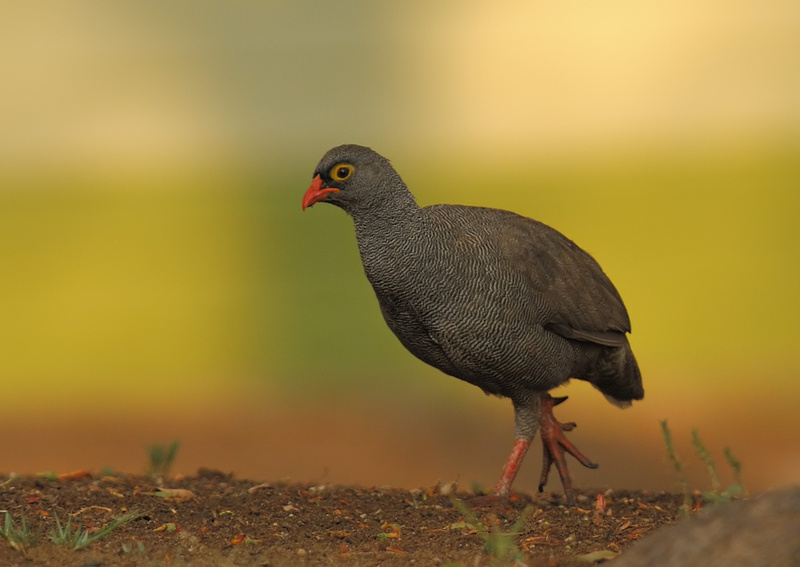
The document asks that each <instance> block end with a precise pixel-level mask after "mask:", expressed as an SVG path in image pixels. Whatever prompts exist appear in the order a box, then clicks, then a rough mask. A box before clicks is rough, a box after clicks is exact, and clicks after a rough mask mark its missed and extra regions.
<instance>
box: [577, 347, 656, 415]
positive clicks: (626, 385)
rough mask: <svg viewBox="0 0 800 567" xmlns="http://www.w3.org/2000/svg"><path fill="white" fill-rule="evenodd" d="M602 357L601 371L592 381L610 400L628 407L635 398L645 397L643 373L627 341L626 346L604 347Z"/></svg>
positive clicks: (599, 366) (599, 368)
mask: <svg viewBox="0 0 800 567" xmlns="http://www.w3.org/2000/svg"><path fill="white" fill-rule="evenodd" d="M600 357H601V360H600V361H599V362H600V363H599V364H598V366H597V368H598V370H599V372H597V374H596V375H595V376H593V377H592V379H591V380H590V382H591V383H592V385H593V386H594V387H595V388H597V389H598V390H600V391H601V392H602V393H603V395H604V396H605V397H606V399H607V400H608V401H609V402H611V403H612V404H614V405H616V406H619V407H621V408H626V407H628V406H630V405H631V402H632V401H633V400H641V399H642V398H644V387H643V386H642V374H641V372H640V371H639V364H638V363H637V362H636V357H635V356H633V350H631V345H630V344H628V342H627V341H626V342H625V345H624V346H620V347H612V348H608V347H606V348H604V349H603V353H602V354H601V355H600Z"/></svg>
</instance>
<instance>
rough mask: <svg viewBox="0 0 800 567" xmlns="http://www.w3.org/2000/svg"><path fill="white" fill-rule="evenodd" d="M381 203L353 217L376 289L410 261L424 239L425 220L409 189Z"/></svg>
mask: <svg viewBox="0 0 800 567" xmlns="http://www.w3.org/2000/svg"><path fill="white" fill-rule="evenodd" d="M383 197H384V199H383V200H382V201H381V202H380V203H379V204H373V206H371V207H369V209H367V210H364V211H360V213H361V214H355V215H353V221H354V224H355V228H356V239H357V240H358V249H359V252H360V254H361V260H362V262H363V265H364V270H365V272H366V274H367V277H368V278H369V280H370V281H371V282H372V284H373V286H375V285H379V283H378V282H379V281H380V280H381V279H382V278H383V277H384V276H386V275H387V274H386V273H385V272H386V271H387V270H389V271H390V272H396V271H397V270H398V269H402V267H401V266H404V265H406V264H407V263H408V262H409V261H413V260H412V258H413V257H414V256H415V251H416V250H417V249H418V248H419V243H420V240H421V239H424V233H425V221H424V216H423V215H422V214H420V208H419V206H418V205H417V203H416V201H415V200H414V197H413V196H412V195H411V193H409V192H408V191H407V190H406V191H403V192H398V193H394V194H391V195H389V196H387V195H386V194H384V195H383Z"/></svg>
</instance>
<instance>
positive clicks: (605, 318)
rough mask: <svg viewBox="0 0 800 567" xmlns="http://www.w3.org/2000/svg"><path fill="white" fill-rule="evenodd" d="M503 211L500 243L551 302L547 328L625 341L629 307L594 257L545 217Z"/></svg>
mask: <svg viewBox="0 0 800 567" xmlns="http://www.w3.org/2000/svg"><path fill="white" fill-rule="evenodd" d="M504 216H505V218H504V219H503V222H502V225H504V227H505V228H504V229H503V231H502V233H503V237H502V242H501V245H500V249H501V251H502V254H503V256H504V257H505V259H506V260H507V261H508V262H510V263H511V264H512V265H513V266H514V267H515V269H517V270H519V271H521V272H522V273H523V274H525V276H526V278H527V279H528V281H529V282H530V284H531V288H532V292H533V293H536V294H538V295H539V296H540V297H541V298H542V299H543V300H544V302H545V303H546V305H547V306H548V307H549V310H550V313H551V319H552V320H549V321H546V322H544V326H545V328H547V329H548V330H550V331H552V332H555V333H557V334H559V335H561V336H563V337H566V338H569V339H575V340H582V341H590V342H594V343H598V344H601V345H606V346H622V345H624V344H625V342H626V341H627V339H626V338H625V333H626V332H630V330H631V324H630V319H629V318H628V312H627V310H626V309H625V305H624V304H623V302H622V298H621V297H620V295H619V293H618V292H617V290H616V288H615V287H614V284H612V283H611V280H609V279H608V276H606V275H605V273H604V272H603V270H602V268H600V265H599V264H598V263H597V262H596V261H595V260H594V258H592V257H591V256H590V255H589V254H588V253H586V252H584V251H583V250H582V249H581V248H579V247H578V246H577V245H576V244H575V243H574V242H572V241H571V240H569V239H568V238H567V237H565V236H564V235H563V234H561V233H560V232H558V231H556V230H554V229H553V228H550V227H549V226H547V225H545V224H543V223H540V222H538V221H534V220H532V219H529V218H526V217H522V216H519V215H516V214H514V213H508V214H507V215H504Z"/></svg>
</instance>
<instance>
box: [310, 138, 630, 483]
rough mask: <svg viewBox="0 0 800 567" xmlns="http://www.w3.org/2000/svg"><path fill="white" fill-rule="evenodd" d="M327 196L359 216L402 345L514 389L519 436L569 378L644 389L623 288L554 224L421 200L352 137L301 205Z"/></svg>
mask: <svg viewBox="0 0 800 567" xmlns="http://www.w3.org/2000/svg"><path fill="white" fill-rule="evenodd" d="M318 201H324V202H327V203H331V204H333V205H336V206H338V207H340V208H342V209H343V210H345V211H346V212H347V213H348V214H350V216H352V218H353V221H354V223H355V228H356V237H357V241H358V247H359V251H360V253H361V259H362V261H363V265H364V271H365V273H366V275H367V278H368V279H369V281H370V283H371V284H372V287H373V289H374V290H375V294H376V296H377V298H378V303H379V304H380V308H381V312H382V313H383V316H384V319H385V320H386V323H387V324H388V325H389V328H390V329H391V330H392V331H393V332H394V334H395V335H396V336H397V337H398V338H399V339H400V341H401V342H402V344H403V345H404V346H405V347H406V348H407V349H408V350H409V351H411V352H412V353H413V354H414V355H415V356H417V357H418V358H420V359H421V360H423V361H425V362H427V363H428V364H430V365H432V366H434V367H436V368H438V369H440V370H441V371H443V372H445V373H447V374H450V375H452V376H455V377H456V378H460V379H462V380H465V381H467V382H470V383H472V384H475V385H476V386H478V387H480V388H481V389H483V390H484V391H485V392H486V393H489V394H496V395H501V396H507V397H509V398H511V400H512V402H513V403H514V407H515V411H516V423H517V438H518V439H519V438H524V439H527V440H528V441H529V440H530V437H532V436H533V435H534V434H535V432H536V429H537V427H538V424H539V417H540V416H539V413H540V408H539V400H540V396H541V395H542V394H543V393H546V392H547V391H548V390H550V389H551V388H554V387H556V386H558V385H559V384H562V383H564V382H566V381H567V380H568V379H570V378H578V379H581V380H586V381H588V382H590V383H592V384H593V385H594V386H596V387H597V388H598V389H599V390H600V391H601V392H603V394H605V395H606V396H607V397H608V398H609V399H610V400H612V401H613V402H614V403H617V404H618V405H620V406H625V405H629V404H630V401H631V400H634V399H641V398H642V396H643V395H644V391H643V389H642V381H641V376H640V374H639V369H638V367H637V364H636V360H635V358H634V356H633V353H632V351H631V349H630V345H629V344H628V340H627V338H626V333H627V332H629V331H630V321H629V319H628V314H627V311H626V310H625V306H624V305H623V303H622V299H621V298H620V296H619V293H617V290H616V289H615V288H614V286H613V284H612V283H611V281H610V280H609V279H608V278H607V277H606V275H605V274H604V273H603V271H602V269H601V268H600V266H599V265H598V264H597V262H595V261H594V259H593V258H592V257H591V256H589V255H588V254H587V253H586V252H584V251H583V250H581V249H580V248H579V247H578V246H576V245H575V244H574V243H573V242H572V241H570V240H569V239H567V238H566V237H565V236H563V235H562V234H561V233H559V232H557V231H556V230H554V229H552V228H550V227H548V226H546V225H544V224H542V223H540V222H537V221H534V220H531V219H528V218H525V217H522V216H520V215H517V214H515V213H512V212H508V211H503V210H497V209H490V208H482V207H467V206H460V205H434V206H429V207H419V206H418V205H417V204H416V202H415V200H414V197H413V196H412V195H411V193H410V192H409V191H408V189H407V188H406V186H405V184H404V183H403V181H402V180H401V179H400V177H399V176H398V174H397V173H396V172H395V170H394V169H393V168H392V166H391V165H390V164H389V161H388V160H387V159H386V158H384V157H382V156H380V155H378V154H377V153H375V152H374V151H372V150H370V149H369V148H365V147H362V146H355V145H345V146H339V147H337V148H334V149H332V150H330V151H329V152H328V153H326V154H325V156H324V157H323V158H322V160H321V161H320V163H319V165H318V166H317V168H316V170H315V172H314V182H313V183H312V186H311V187H310V188H309V190H308V192H307V193H306V196H305V199H304V201H303V208H306V207H307V206H310V205H312V204H314V203H315V202H318ZM543 435H544V432H543ZM524 449H527V445H526V446H525V447H524ZM523 454H524V450H523ZM519 460H521V456H520V458H519ZM587 461H588V460H587ZM517 464H518V463H517ZM510 474H511V478H510V480H513V475H514V474H516V469H514V470H513V471H511V473H510ZM510 480H509V482H508V485H509V487H510ZM562 480H563V475H562ZM505 488H506V490H503V489H501V488H500V487H499V488H498V492H504V491H505V492H507V488H508V487H505ZM565 488H567V491H568V493H569V490H568V489H569V487H568V486H565Z"/></svg>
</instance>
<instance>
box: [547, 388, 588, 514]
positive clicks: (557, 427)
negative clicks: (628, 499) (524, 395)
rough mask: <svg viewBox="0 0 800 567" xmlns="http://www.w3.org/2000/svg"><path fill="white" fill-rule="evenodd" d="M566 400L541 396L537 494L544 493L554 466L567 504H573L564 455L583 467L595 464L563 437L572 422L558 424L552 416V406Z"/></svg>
mask: <svg viewBox="0 0 800 567" xmlns="http://www.w3.org/2000/svg"><path fill="white" fill-rule="evenodd" d="M565 399H566V398H552V397H551V396H550V394H546V393H545V394H542V424H541V432H542V474H541V476H540V477H539V492H543V491H544V485H545V484H546V483H547V477H548V475H549V474H550V468H551V467H552V466H553V464H555V465H556V470H557V471H558V475H559V477H561V484H562V485H563V486H564V494H565V495H566V498H567V503H568V504H574V502H575V499H574V496H573V493H572V479H571V478H570V476H569V470H568V469H567V461H566V459H565V458H564V453H565V452H567V453H569V454H570V455H572V456H573V457H575V458H576V459H578V462H580V463H581V464H582V465H583V466H584V467H587V468H590V469H596V468H597V467H598V465H597V463H594V462H592V461H590V460H589V459H588V458H587V457H586V456H585V455H584V454H583V453H581V452H580V451H579V450H578V448H577V447H576V446H575V445H573V444H572V442H570V441H569V439H567V438H566V437H565V436H564V433H563V432H564V431H572V430H573V429H574V428H575V427H576V424H575V423H574V422H569V423H560V422H559V421H558V420H556V418H555V416H554V415H553V406H555V405H558V404H560V403H561V402H563V401H564V400H565Z"/></svg>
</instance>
